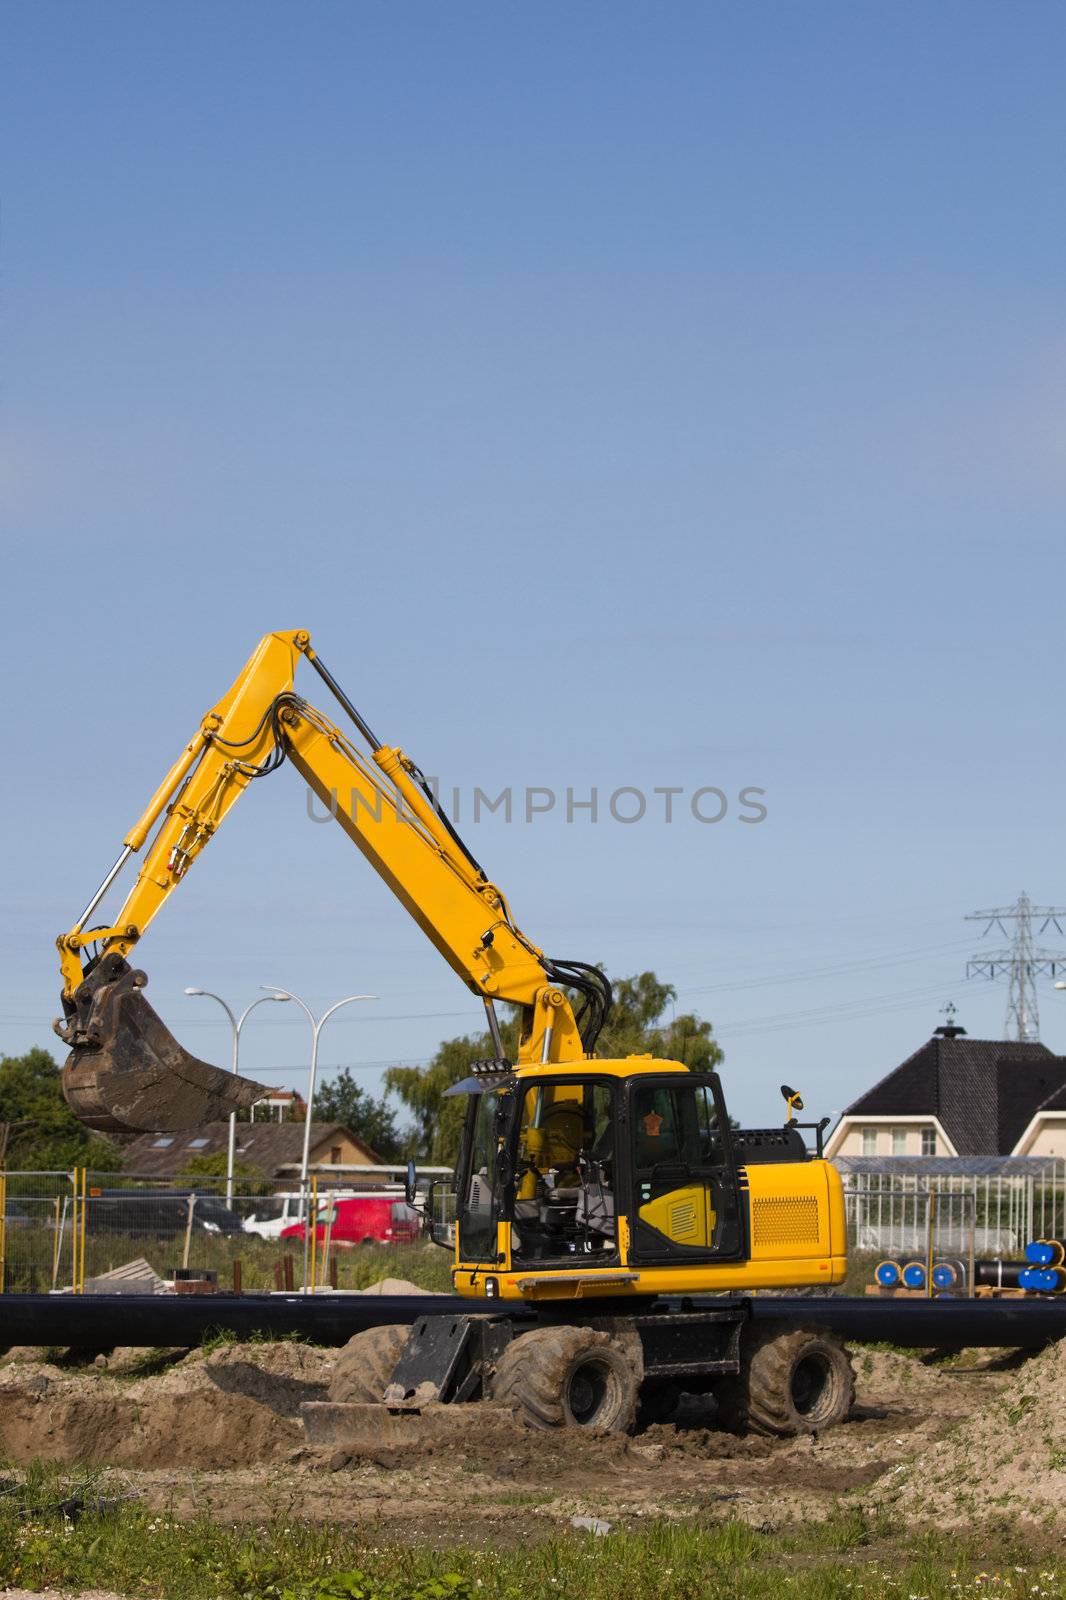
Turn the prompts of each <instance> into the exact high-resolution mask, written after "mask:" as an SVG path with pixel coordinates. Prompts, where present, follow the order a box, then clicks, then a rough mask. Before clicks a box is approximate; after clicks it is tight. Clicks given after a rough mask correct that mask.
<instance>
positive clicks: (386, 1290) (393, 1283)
mask: <svg viewBox="0 0 1066 1600" xmlns="http://www.w3.org/2000/svg"><path fill="white" fill-rule="evenodd" d="M355 1292H356V1294H437V1293H438V1292H439V1291H438V1290H436V1289H423V1288H422V1286H421V1284H417V1283H412V1282H411V1280H410V1278H379V1279H378V1281H377V1283H372V1284H370V1285H368V1287H367V1288H365V1289H357V1290H356V1291H355Z"/></svg>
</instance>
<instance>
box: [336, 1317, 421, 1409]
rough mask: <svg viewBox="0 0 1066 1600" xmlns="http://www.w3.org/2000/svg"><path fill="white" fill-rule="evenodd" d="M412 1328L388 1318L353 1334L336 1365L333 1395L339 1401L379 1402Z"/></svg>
mask: <svg viewBox="0 0 1066 1600" xmlns="http://www.w3.org/2000/svg"><path fill="white" fill-rule="evenodd" d="M410 1332H411V1329H410V1328H409V1327H408V1325H407V1323H405V1322H400V1323H395V1322H389V1323H385V1324H384V1325H383V1326H382V1327H380V1328H364V1329H363V1331H362V1333H355V1334H353V1335H352V1337H351V1338H350V1339H349V1340H348V1343H347V1344H346V1345H345V1346H344V1348H343V1350H342V1351H341V1353H340V1355H339V1356H338V1357H337V1364H336V1366H335V1367H334V1368H333V1376H332V1378H331V1379H330V1381H329V1397H330V1399H331V1400H332V1401H334V1402H335V1403H336V1404H340V1405H344V1404H347V1403H349V1402H351V1401H360V1402H362V1403H363V1404H374V1405H380V1404H381V1402H382V1400H383V1399H384V1396H385V1390H386V1388H387V1387H388V1383H389V1379H390V1378H391V1377H392V1373H393V1368H394V1367H395V1366H396V1363H397V1361H399V1359H400V1357H401V1356H402V1355H403V1351H404V1346H405V1345H406V1344H407V1337H408V1335H409V1334H410Z"/></svg>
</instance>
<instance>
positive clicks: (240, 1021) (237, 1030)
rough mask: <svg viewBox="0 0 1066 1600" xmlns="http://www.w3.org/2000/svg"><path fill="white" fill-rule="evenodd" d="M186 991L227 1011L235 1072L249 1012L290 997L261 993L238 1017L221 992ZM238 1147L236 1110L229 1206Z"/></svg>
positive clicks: (231, 1132)
mask: <svg viewBox="0 0 1066 1600" xmlns="http://www.w3.org/2000/svg"><path fill="white" fill-rule="evenodd" d="M185 993H186V994H192V995H197V994H198V995H203V997H204V999H205V1000H217V1001H218V1003H219V1005H220V1006H221V1007H222V1009H223V1011H224V1012H225V1013H226V1015H227V1017H228V1018H229V1025H230V1028H231V1029H232V1030H233V1056H232V1066H233V1071H234V1072H236V1071H237V1058H238V1055H239V1054H240V1048H241V1029H242V1028H243V1027H244V1024H245V1022H246V1021H247V1020H248V1014H249V1012H251V1011H254V1010H255V1008H256V1006H261V1005H263V1004H264V1003H265V1002H266V1001H267V1000H287V999H288V998H289V997H288V995H287V994H261V995H260V996H259V998H258V1000H253V1001H252V1002H251V1003H250V1004H249V1005H246V1006H245V1008H244V1010H243V1011H242V1012H241V1014H240V1016H239V1017H237V1016H234V1014H233V1010H232V1008H231V1007H230V1006H228V1005H227V1004H226V1002H225V1000H223V998H222V996H221V995H220V994H215V993H214V992H213V991H212V990H211V989H193V988H187V989H186V990H185ZM236 1148H237V1113H236V1112H235V1111H231V1112H230V1114H229V1146H228V1151H227V1155H226V1204H227V1206H232V1205H233V1165H234V1156H235V1154H236Z"/></svg>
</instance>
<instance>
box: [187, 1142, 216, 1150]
mask: <svg viewBox="0 0 1066 1600" xmlns="http://www.w3.org/2000/svg"><path fill="white" fill-rule="evenodd" d="M210 1143H211V1141H210V1139H190V1140H189V1142H188V1144H187V1145H186V1146H185V1148H186V1149H187V1150H206V1148H207V1146H208V1145H209V1144H210Z"/></svg>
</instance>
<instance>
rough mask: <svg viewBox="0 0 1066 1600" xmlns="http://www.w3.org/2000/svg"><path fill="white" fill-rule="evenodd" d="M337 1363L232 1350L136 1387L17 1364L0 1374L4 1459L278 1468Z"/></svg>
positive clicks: (97, 1374)
mask: <svg viewBox="0 0 1066 1600" xmlns="http://www.w3.org/2000/svg"><path fill="white" fill-rule="evenodd" d="M331 1361H332V1358H331V1356H330V1355H328V1354H327V1353H326V1352H325V1351H321V1350H317V1349H315V1348H314V1347H313V1346H308V1345H297V1344H291V1343H279V1344H235V1345H226V1346H223V1347H222V1348H221V1349H218V1350H214V1351H211V1352H208V1353H205V1352H203V1351H200V1350H197V1351H194V1352H193V1353H192V1355H190V1356H188V1357H186V1359H185V1360H184V1361H182V1362H180V1363H179V1364H178V1365H177V1366H174V1367H171V1368H170V1369H169V1370H167V1371H164V1372H163V1373H161V1374H159V1375H155V1376H151V1377H146V1378H139V1379H137V1380H135V1381H133V1382H120V1381H118V1380H116V1379H115V1378H114V1377H112V1376H109V1375H108V1374H107V1373H105V1372H102V1371H98V1370H95V1369H89V1370H86V1371H81V1372H73V1371H60V1370H59V1369H58V1368H55V1367H40V1366H38V1367H36V1368H33V1367H31V1366H30V1365H29V1364H28V1363H26V1364H18V1365H14V1364H12V1365H9V1366H7V1367H6V1368H4V1369H3V1371H2V1372H0V1450H2V1451H3V1454H4V1455H5V1456H6V1457H7V1458H8V1459H9V1460H11V1461H15V1462H20V1463H22V1462H27V1461H31V1460H33V1459H34V1458H35V1457H43V1458H45V1459H48V1460H50V1461H60V1462H66V1463H74V1462H108V1463H112V1464H114V1465H116V1466H130V1467H153V1466H188V1467H201V1468H210V1467H225V1466H229V1465H231V1464H233V1463H235V1462H243V1461H271V1460H276V1459H278V1457H280V1456H282V1455H284V1454H286V1453H287V1452H289V1451H291V1450H293V1449H294V1448H296V1447H297V1446H298V1445H299V1444H300V1442H301V1439H302V1430H301V1427H300V1422H299V1415H300V1405H301V1403H302V1402H303V1401H304V1400H321V1399H324V1397H325V1394H326V1382H327V1377H328V1372H329V1368H330V1365H331Z"/></svg>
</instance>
